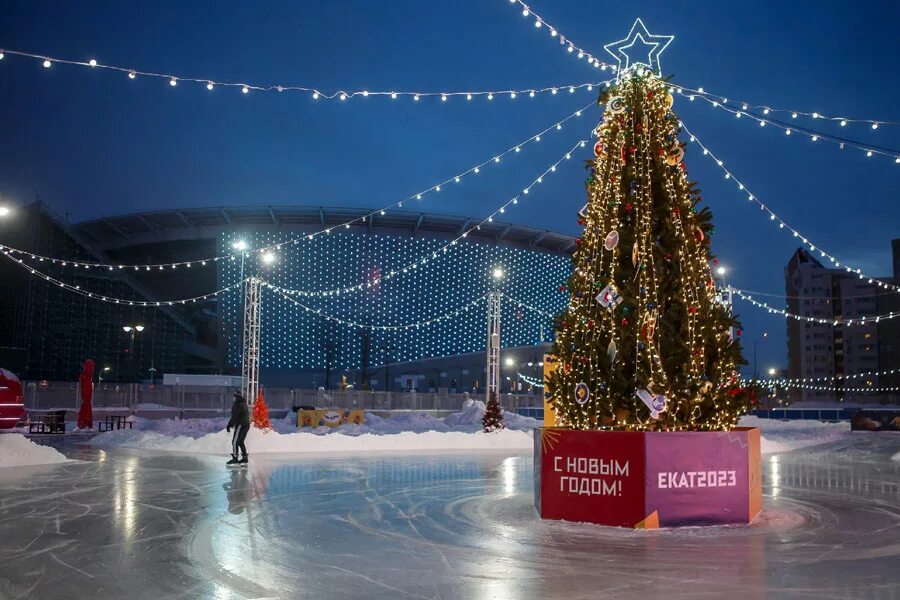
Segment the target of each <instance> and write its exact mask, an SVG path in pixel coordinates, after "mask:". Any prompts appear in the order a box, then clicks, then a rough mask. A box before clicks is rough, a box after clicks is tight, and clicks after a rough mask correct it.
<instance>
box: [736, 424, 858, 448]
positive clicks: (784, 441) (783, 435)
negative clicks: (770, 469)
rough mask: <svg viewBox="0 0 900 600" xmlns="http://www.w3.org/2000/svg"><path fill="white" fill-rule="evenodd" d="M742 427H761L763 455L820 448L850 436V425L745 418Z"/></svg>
mask: <svg viewBox="0 0 900 600" xmlns="http://www.w3.org/2000/svg"><path fill="white" fill-rule="evenodd" d="M740 425H741V426H742V427H759V428H760V430H761V432H762V443H761V445H762V453H763V454H776V453H778V452H790V451H791V450H797V449H799V448H807V447H809V446H818V445H820V444H827V443H829V442H833V441H835V440H838V439H840V438H842V437H844V436H846V435H849V434H850V423H845V422H841V423H822V422H820V421H799V420H798V421H778V420H776V419H760V418H759V417H752V416H745V417H742V418H741V422H740Z"/></svg>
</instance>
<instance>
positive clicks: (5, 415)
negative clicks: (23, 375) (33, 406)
mask: <svg viewBox="0 0 900 600" xmlns="http://www.w3.org/2000/svg"><path fill="white" fill-rule="evenodd" d="M23 417H25V402H24V398H23V397H22V382H21V381H19V378H18V377H16V376H15V375H13V374H12V373H10V372H9V371H7V370H6V369H0V429H12V428H13V427H15V426H16V424H17V423H18V422H19V421H20V420H21V419H22V418H23Z"/></svg>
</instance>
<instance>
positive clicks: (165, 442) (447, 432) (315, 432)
mask: <svg viewBox="0 0 900 600" xmlns="http://www.w3.org/2000/svg"><path fill="white" fill-rule="evenodd" d="M483 415H484V402H481V401H478V400H467V401H466V403H465V404H464V406H463V410H462V411H461V412H458V413H454V414H452V415H449V416H447V417H445V418H443V419H439V418H436V417H433V416H431V415H429V414H426V413H419V412H412V413H404V414H402V415H398V416H395V417H391V418H384V417H379V416H378V415H376V414H374V413H371V412H366V421H365V423H364V424H362V425H352V424H348V425H342V426H340V427H334V428H332V427H317V428H315V429H310V428H304V429H302V430H299V431H298V429H297V415H296V414H295V413H293V412H289V413H288V414H287V416H285V418H284V419H281V420H276V421H273V429H274V430H273V431H270V432H268V433H263V432H261V431H259V430H257V429H255V428H251V429H250V433H249V434H248V436H247V448H248V450H249V451H250V453H251V454H253V453H258V452H263V453H267V452H312V453H320V452H379V451H434V450H516V451H531V450H532V448H533V442H532V437H531V430H532V429H533V428H534V427H537V426H538V425H540V423H539V421H537V420H536V419H530V418H528V417H523V416H521V415H518V414H514V413H504V419H505V421H506V426H507V429H506V430H504V431H500V432H497V433H493V434H485V433H482V432H481V417H482V416H483ZM226 424H227V419H224V418H219V419H182V420H179V419H161V420H150V419H141V418H136V419H135V420H134V429H121V430H119V431H110V432H108V433H102V434H100V435H98V436H97V437H95V438H93V439H92V440H91V441H90V442H88V443H89V444H90V445H92V446H95V447H97V448H115V447H125V448H141V449H147V450H170V451H176V452H191V453H196V454H226V453H228V452H230V450H231V434H229V433H227V432H225V431H224V429H225V425H226Z"/></svg>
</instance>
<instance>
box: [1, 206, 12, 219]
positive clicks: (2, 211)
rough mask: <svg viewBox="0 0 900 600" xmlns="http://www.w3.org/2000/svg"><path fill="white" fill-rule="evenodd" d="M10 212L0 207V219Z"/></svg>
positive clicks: (4, 207) (10, 210)
mask: <svg viewBox="0 0 900 600" xmlns="http://www.w3.org/2000/svg"><path fill="white" fill-rule="evenodd" d="M11 212H12V209H10V208H9V207H8V206H0V217H8V216H9V215H10V213H11Z"/></svg>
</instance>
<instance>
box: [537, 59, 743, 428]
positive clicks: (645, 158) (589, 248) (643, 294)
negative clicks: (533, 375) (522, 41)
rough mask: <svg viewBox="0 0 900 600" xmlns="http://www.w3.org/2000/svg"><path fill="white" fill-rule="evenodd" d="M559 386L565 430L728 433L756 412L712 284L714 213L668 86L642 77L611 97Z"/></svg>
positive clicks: (559, 339) (585, 215)
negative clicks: (690, 168)
mask: <svg viewBox="0 0 900 600" xmlns="http://www.w3.org/2000/svg"><path fill="white" fill-rule="evenodd" d="M599 103H600V104H601V105H605V107H606V110H605V113H604V117H603V121H602V122H601V123H600V125H599V126H598V127H597V130H596V135H597V139H596V144H595V146H594V154H595V158H594V159H593V160H591V161H589V164H588V170H589V177H588V180H587V193H588V203H587V205H586V206H585V207H584V208H583V209H582V211H581V212H580V213H579V221H578V222H579V224H580V225H581V226H583V227H584V233H583V234H582V236H581V237H580V238H579V239H578V240H577V241H576V244H577V245H576V249H575V253H574V256H573V272H572V275H571V277H570V278H569V279H568V281H566V282H563V283H562V284H561V285H560V291H561V292H563V293H565V294H567V295H568V297H569V302H568V307H567V308H566V309H565V310H564V311H563V312H562V313H561V314H560V315H559V316H558V318H557V321H556V342H555V346H554V349H553V353H554V354H555V355H556V357H557V358H558V359H559V362H560V366H559V368H558V369H557V370H556V371H555V372H554V373H553V374H552V375H551V376H550V377H549V380H548V389H549V399H550V402H551V403H552V405H553V407H554V409H555V411H556V415H557V425H561V426H566V427H572V428H576V429H615V430H627V431H646V430H667V431H677V430H728V429H731V428H733V427H734V426H735V425H737V421H738V419H739V417H740V415H741V414H743V413H744V412H746V410H747V408H748V406H749V403H750V394H749V393H748V390H746V389H744V388H742V387H740V385H739V381H738V372H737V365H738V364H741V363H743V362H744V361H743V358H742V356H741V348H740V344H739V343H738V341H737V339H736V338H735V337H734V336H733V331H734V330H735V328H737V327H739V324H738V323H737V321H736V319H735V318H734V316H733V315H732V314H731V310H730V307H729V306H727V305H725V304H724V303H723V302H721V301H720V297H719V293H718V292H717V290H716V285H715V281H714V279H713V276H712V273H711V264H712V263H711V261H714V259H713V257H712V256H711V254H710V245H709V244H710V236H711V235H712V233H713V226H712V222H711V218H712V216H711V214H710V211H709V209H708V208H705V207H704V208H699V209H698V204H699V203H700V202H701V197H700V192H699V190H698V189H697V186H696V184H695V183H694V182H692V181H691V180H690V179H689V178H688V175H687V168H686V166H685V163H684V148H683V145H682V144H681V143H680V142H679V140H678V133H679V121H678V117H676V116H675V113H674V112H672V106H673V103H674V99H673V97H672V94H671V91H670V90H669V86H668V84H667V83H666V82H665V81H664V80H663V79H661V78H660V77H658V76H657V75H656V74H655V73H654V72H652V70H649V69H648V70H643V69H632V70H630V71H627V72H625V73H623V74H622V75H621V76H620V79H619V81H618V82H617V83H616V84H615V85H613V86H612V87H610V88H608V89H607V90H605V91H604V92H603V94H602V95H601V97H600V100H599Z"/></svg>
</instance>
